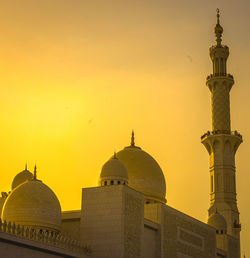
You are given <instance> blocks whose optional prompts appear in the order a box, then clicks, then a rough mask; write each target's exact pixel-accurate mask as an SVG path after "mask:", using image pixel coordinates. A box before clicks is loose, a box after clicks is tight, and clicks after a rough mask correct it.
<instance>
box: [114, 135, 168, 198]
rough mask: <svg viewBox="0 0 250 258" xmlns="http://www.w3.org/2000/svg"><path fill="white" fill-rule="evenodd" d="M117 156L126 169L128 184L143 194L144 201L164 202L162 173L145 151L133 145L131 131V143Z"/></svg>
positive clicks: (164, 188)
mask: <svg viewBox="0 0 250 258" xmlns="http://www.w3.org/2000/svg"><path fill="white" fill-rule="evenodd" d="M117 158H118V159H119V160H121V161H122V162H123V164H124V165H125V166H126V168H127V170H128V178H129V182H128V186H130V187H131V188H133V189H135V190H136V191H138V192H141V193H143V194H144V195H145V197H146V201H147V199H148V200H152V201H159V202H162V203H165V202H166V199H165V197H166V182H165V177H164V174H163V172H162V170H161V168H160V166H159V165H158V163H157V162H156V161H155V159H154V158H153V157H152V156H150V155H149V154H148V153H147V152H145V151H143V150H142V149H141V148H140V147H137V146H135V143H134V133H133V132H132V138H131V145H130V146H128V147H125V148H124V149H123V150H121V151H119V152H118V153H117Z"/></svg>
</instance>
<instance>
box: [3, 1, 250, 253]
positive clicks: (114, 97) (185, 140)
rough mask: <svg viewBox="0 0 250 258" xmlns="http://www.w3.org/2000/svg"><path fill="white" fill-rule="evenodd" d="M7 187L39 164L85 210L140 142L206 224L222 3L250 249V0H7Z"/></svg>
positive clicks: (65, 198)
mask: <svg viewBox="0 0 250 258" xmlns="http://www.w3.org/2000/svg"><path fill="white" fill-rule="evenodd" d="M0 3H1V8H0V85H1V97H0V98H1V100H0V123H1V127H0V132H1V149H2V151H1V171H2V172H1V181H0V190H1V191H9V190H10V187H11V182H12V179H13V178H14V176H15V175H16V174H17V173H18V172H20V171H22V170H23V169H24V166H25V163H26V161H27V163H28V168H29V169H30V170H31V171H33V167H34V165H35V163H36V164H37V167H38V178H39V179H41V180H42V181H43V182H44V183H46V184H47V185H48V186H50V187H51V188H52V189H53V191H54V192H55V193H56V194H57V196H58V198H59V200H60V202H61V206H62V209H63V210H71V209H80V206H81V188H83V187H91V186H96V185H97V182H98V177H99V174H100V171H101V168H102V165H103V164H104V163H105V162H106V161H107V160H108V159H109V158H110V156H111V155H112V154H113V152H114V150H116V151H119V150H121V149H123V148H124V147H125V146H127V145H129V144H130V134H131V130H132V129H134V131H135V142H136V145H138V146H140V147H141V148H142V149H143V150H145V151H147V152H148V153H150V154H151V155H152V156H153V157H154V158H155V159H156V160H157V161H158V163H159V165H160V166H161V168H162V169H163V171H164V174H165V178H166V183H167V201H168V205H170V206H172V207H174V208H176V209H178V210H180V211H182V212H184V213H187V214H189V215H191V216H193V217H195V218H197V219H199V220H202V221H205V222H206V220H207V209H208V207H209V189H210V186H209V183H210V182H209V172H208V171H209V163H208V153H207V151H206V149H205V148H204V146H203V145H202V144H201V143H200V136H201V135H202V134H203V133H205V132H206V131H208V130H211V103H210V92H209V90H208V88H207V87H206V84H205V81H206V76H207V75H209V74H210V73H211V71H212V63H211V60H210V58H209V55H208V49H209V47H210V46H211V45H212V44H214V43H215V37H214V33H213V28H214V26H215V23H216V8H220V10H221V24H222V26H223V28H224V34H223V41H222V43H223V44H227V45H228V46H229V48H230V56H229V60H228V72H229V73H231V74H233V75H234V78H235V85H234V86H233V88H232V91H231V121H232V129H234V130H235V129H236V130H238V131H239V132H240V133H241V134H242V135H243V140H244V142H243V144H242V145H241V146H240V147H239V150H238V152H237V157H236V169H237V194H238V195H237V198H238V206H239V210H240V213H241V214H240V220H241V223H242V233H241V238H242V241H241V243H242V254H244V253H245V254H246V257H250V245H249V244H248V245H247V243H250V216H249V207H250V201H249V197H250V187H249V184H250V33H249V29H250V15H249V11H250V2H249V1H248V0H238V1H235V0H217V1H215V0H210V1H197V0H189V1H170V0H164V1H163V0H127V1H121V0H113V1H110V0H8V1H4V0H0Z"/></svg>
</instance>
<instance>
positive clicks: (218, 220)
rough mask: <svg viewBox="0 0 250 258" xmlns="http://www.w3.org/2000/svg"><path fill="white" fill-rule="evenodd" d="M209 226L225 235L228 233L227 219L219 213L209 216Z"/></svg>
mask: <svg viewBox="0 0 250 258" xmlns="http://www.w3.org/2000/svg"><path fill="white" fill-rule="evenodd" d="M207 224H208V225H209V226H211V227H213V228H215V229H216V230H218V231H220V232H221V231H223V233H226V232H227V222H226V220H225V218H224V217H223V216H222V215H221V214H219V213H217V212H216V213H213V214H211V215H210V216H209V218H208V220H207Z"/></svg>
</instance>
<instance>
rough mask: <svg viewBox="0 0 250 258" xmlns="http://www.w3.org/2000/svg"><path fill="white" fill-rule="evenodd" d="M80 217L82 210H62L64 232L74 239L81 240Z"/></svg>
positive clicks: (62, 228) (62, 229)
mask: <svg viewBox="0 0 250 258" xmlns="http://www.w3.org/2000/svg"><path fill="white" fill-rule="evenodd" d="M80 218H81V211H80V210H76V211H64V212H62V224H61V232H62V234H64V235H68V236H70V237H71V238H73V239H76V240H80Z"/></svg>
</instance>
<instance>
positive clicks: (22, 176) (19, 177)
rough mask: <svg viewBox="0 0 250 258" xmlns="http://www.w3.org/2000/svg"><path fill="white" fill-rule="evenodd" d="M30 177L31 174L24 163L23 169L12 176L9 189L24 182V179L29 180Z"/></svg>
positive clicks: (31, 176)
mask: <svg viewBox="0 0 250 258" xmlns="http://www.w3.org/2000/svg"><path fill="white" fill-rule="evenodd" d="M32 178H33V174H32V173H31V172H30V171H29V170H28V169H27V165H26V166H25V169H24V170H23V171H22V172H20V173H18V174H17V175H16V176H15V177H14V179H13V181H12V184H11V189H12V190H13V189H14V188H16V187H17V186H19V185H20V184H22V183H24V182H25V181H26V180H29V179H32Z"/></svg>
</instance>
